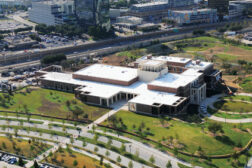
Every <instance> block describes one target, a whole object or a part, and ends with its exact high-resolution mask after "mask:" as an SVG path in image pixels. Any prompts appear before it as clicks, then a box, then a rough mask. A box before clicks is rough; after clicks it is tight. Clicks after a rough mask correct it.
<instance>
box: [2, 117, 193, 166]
mask: <svg viewBox="0 0 252 168" xmlns="http://www.w3.org/2000/svg"><path fill="white" fill-rule="evenodd" d="M0 117H3V116H0ZM4 117H5V118H14V119H16V117H14V116H9V117H8V116H7V117H6V116H4ZM19 119H24V120H25V119H26V118H22V117H19ZM31 120H32V121H42V122H43V124H36V123H28V122H25V121H24V122H23V125H22V126H24V127H34V128H40V129H50V127H49V124H61V125H62V123H60V122H53V121H44V120H39V119H31ZM20 123H21V122H19V121H5V120H0V125H6V127H7V128H6V129H5V130H3V131H2V132H6V130H7V132H11V133H13V132H14V129H8V125H9V126H12V125H13V126H17V125H20ZM65 125H66V126H67V125H69V126H73V125H72V124H66V123H65ZM78 127H81V128H85V129H84V130H86V131H85V132H84V131H81V132H79V131H77V130H76V129H66V133H69V134H72V135H77V136H78V135H80V136H82V137H86V138H90V139H93V137H94V134H92V133H89V132H88V130H89V129H91V128H89V129H87V128H86V127H87V126H78ZM51 130H54V131H58V132H63V128H62V127H54V126H52V127H51ZM97 132H100V133H103V132H101V131H100V130H97ZM18 134H20V135H26V136H27V135H28V136H34V137H41V138H43V139H47V140H54V141H57V142H65V143H70V139H69V138H66V137H62V136H57V135H49V134H46V133H43V134H42V135H41V134H39V133H37V132H34V131H29V132H27V131H24V130H19V132H18ZM106 134H108V135H110V136H114V137H117V138H120V139H123V140H126V141H128V142H129V143H124V144H125V146H126V151H127V152H129V153H132V154H135V153H136V151H138V152H139V157H140V158H142V159H143V160H146V161H149V158H150V157H151V156H152V155H153V157H154V158H155V163H154V164H155V165H156V166H158V167H166V164H167V162H168V160H170V161H171V163H172V166H173V167H175V168H177V167H178V165H177V163H178V162H179V163H181V164H183V165H186V166H189V167H191V164H189V163H186V162H184V161H181V160H179V159H177V158H175V157H172V156H170V155H168V154H167V153H163V152H161V151H159V150H157V149H155V148H153V147H151V146H147V145H145V144H143V143H141V142H138V141H135V140H132V139H130V138H126V137H123V136H119V137H118V135H115V134H112V133H106ZM98 141H100V142H104V143H107V142H108V138H107V137H105V136H99V138H98ZM74 145H75V146H78V147H82V148H85V149H87V150H91V151H93V150H94V147H98V148H99V151H98V154H101V155H104V156H105V152H106V151H107V149H105V148H101V147H99V146H96V145H94V144H89V143H87V146H85V147H83V142H82V141H79V140H75V141H74ZM111 145H113V146H115V147H117V148H120V147H121V145H122V142H120V141H117V140H112V144H111ZM110 153H113V156H112V155H110V157H111V158H110V159H112V160H115V159H116V158H117V157H118V155H119V154H118V153H115V152H113V151H110ZM120 157H121V158H122V162H121V164H122V165H124V166H128V162H129V161H130V160H129V159H128V158H126V157H124V156H120ZM133 164H134V167H136V168H137V167H139V168H140V167H143V166H144V167H148V166H146V165H143V164H140V163H138V162H133Z"/></svg>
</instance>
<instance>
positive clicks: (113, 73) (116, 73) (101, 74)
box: [74, 64, 138, 81]
mask: <svg viewBox="0 0 252 168" xmlns="http://www.w3.org/2000/svg"><path fill="white" fill-rule="evenodd" d="M74 74H76V75H83V76H90V77H96V78H106V79H111V80H117V81H130V80H132V79H134V78H137V76H138V75H137V69H133V68H126V67H120V66H111V65H105V64H94V65H91V66H88V67H86V68H84V69H81V70H79V71H77V72H75V73H74Z"/></svg>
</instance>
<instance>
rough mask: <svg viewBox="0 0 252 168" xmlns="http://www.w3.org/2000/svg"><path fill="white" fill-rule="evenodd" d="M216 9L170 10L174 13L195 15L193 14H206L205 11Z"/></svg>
mask: <svg viewBox="0 0 252 168" xmlns="http://www.w3.org/2000/svg"><path fill="white" fill-rule="evenodd" d="M214 10H216V9H211V8H204V9H192V10H171V11H172V12H176V13H195V12H206V11H214Z"/></svg>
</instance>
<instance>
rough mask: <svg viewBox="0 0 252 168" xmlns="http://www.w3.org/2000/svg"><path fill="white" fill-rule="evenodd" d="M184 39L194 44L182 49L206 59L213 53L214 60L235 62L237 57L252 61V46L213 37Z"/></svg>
mask: <svg viewBox="0 0 252 168" xmlns="http://www.w3.org/2000/svg"><path fill="white" fill-rule="evenodd" d="M186 41H188V42H190V43H191V44H194V46H193V45H192V46H190V45H189V46H185V47H183V48H182V50H184V51H185V52H186V53H189V54H192V56H195V54H202V55H203V56H204V57H205V59H207V60H208V59H209V57H212V56H213V55H214V56H215V57H216V58H215V60H214V62H220V61H229V62H237V60H239V59H240V60H246V61H252V54H251V50H252V47H249V46H244V45H233V44H229V43H225V42H223V41H222V40H220V39H217V38H214V37H197V38H190V39H186Z"/></svg>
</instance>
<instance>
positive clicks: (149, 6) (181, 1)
mask: <svg viewBox="0 0 252 168" xmlns="http://www.w3.org/2000/svg"><path fill="white" fill-rule="evenodd" d="M192 5H194V0H169V1H155V2H149V3H142V4H134V5H132V6H131V7H130V9H129V11H128V13H127V14H128V15H130V16H136V17H141V18H143V19H145V20H150V21H155V20H158V21H160V20H161V19H162V18H163V17H167V11H168V10H169V9H172V8H187V7H189V6H192Z"/></svg>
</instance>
